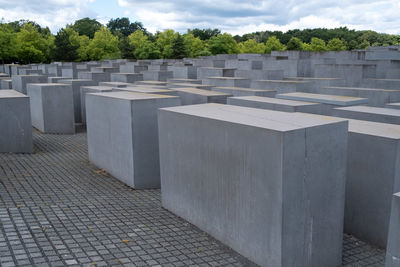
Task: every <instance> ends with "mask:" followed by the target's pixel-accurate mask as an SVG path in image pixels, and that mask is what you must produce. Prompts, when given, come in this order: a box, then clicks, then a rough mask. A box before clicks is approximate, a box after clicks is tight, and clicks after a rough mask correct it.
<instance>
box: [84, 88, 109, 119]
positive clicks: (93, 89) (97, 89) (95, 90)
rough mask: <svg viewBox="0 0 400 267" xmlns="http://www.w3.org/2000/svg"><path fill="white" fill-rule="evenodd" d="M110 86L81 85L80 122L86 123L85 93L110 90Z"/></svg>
mask: <svg viewBox="0 0 400 267" xmlns="http://www.w3.org/2000/svg"><path fill="white" fill-rule="evenodd" d="M111 91H112V88H111V87H108V86H81V97H80V99H81V118H82V123H84V124H85V123H86V94H89V93H102V92H111Z"/></svg>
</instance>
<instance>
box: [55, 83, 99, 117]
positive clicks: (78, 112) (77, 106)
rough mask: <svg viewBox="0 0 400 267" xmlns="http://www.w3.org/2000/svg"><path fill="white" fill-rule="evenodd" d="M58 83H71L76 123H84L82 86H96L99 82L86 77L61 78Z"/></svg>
mask: <svg viewBox="0 0 400 267" xmlns="http://www.w3.org/2000/svg"><path fill="white" fill-rule="evenodd" d="M58 83H63V84H69V85H71V87H72V92H73V94H74V114H75V123H82V99H81V86H96V85H97V84H98V82H96V81H93V80H85V79H69V80H64V79H63V80H59V81H58Z"/></svg>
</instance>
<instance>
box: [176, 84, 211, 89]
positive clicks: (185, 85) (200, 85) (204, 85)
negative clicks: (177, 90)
mask: <svg viewBox="0 0 400 267" xmlns="http://www.w3.org/2000/svg"><path fill="white" fill-rule="evenodd" d="M169 85H170V86H174V85H176V86H182V87H196V88H199V87H204V88H211V87H214V85H208V84H197V83H170V84H169Z"/></svg>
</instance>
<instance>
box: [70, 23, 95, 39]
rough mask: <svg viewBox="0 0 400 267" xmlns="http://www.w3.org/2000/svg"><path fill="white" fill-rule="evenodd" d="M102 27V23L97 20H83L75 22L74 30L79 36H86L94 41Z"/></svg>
mask: <svg viewBox="0 0 400 267" xmlns="http://www.w3.org/2000/svg"><path fill="white" fill-rule="evenodd" d="M101 26H102V25H101V23H100V22H98V21H97V20H95V19H90V18H83V19H80V20H77V21H75V23H74V24H73V25H72V28H73V29H74V30H75V31H77V32H78V33H79V35H86V36H88V37H89V38H90V39H92V38H93V37H94V34H95V32H97V31H98V30H100V29H101Z"/></svg>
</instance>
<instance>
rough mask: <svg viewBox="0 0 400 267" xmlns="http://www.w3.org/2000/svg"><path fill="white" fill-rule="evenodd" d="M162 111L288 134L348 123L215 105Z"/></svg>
mask: <svg viewBox="0 0 400 267" xmlns="http://www.w3.org/2000/svg"><path fill="white" fill-rule="evenodd" d="M161 110H165V111H170V112H176V113H182V114H187V115H191V116H197V117H203V118H209V119H214V120H220V121H226V122H231V123H237V124H243V125H248V126H253V127H258V128H264V129H269V130H274V131H279V132H287V131H292V130H298V129H304V128H309V127H314V126H320V125H327V124H332V123H338V122H346V119H341V118H335V117H324V116H319V117H312V116H304V115H297V116H294V115H293V114H294V113H288V112H281V111H273V110H265V109H256V108H247V107H240V106H232V105H223V104H214V103H209V104H200V105H189V106H179V107H171V108H162V109H161ZM346 123H347V122H346Z"/></svg>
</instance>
